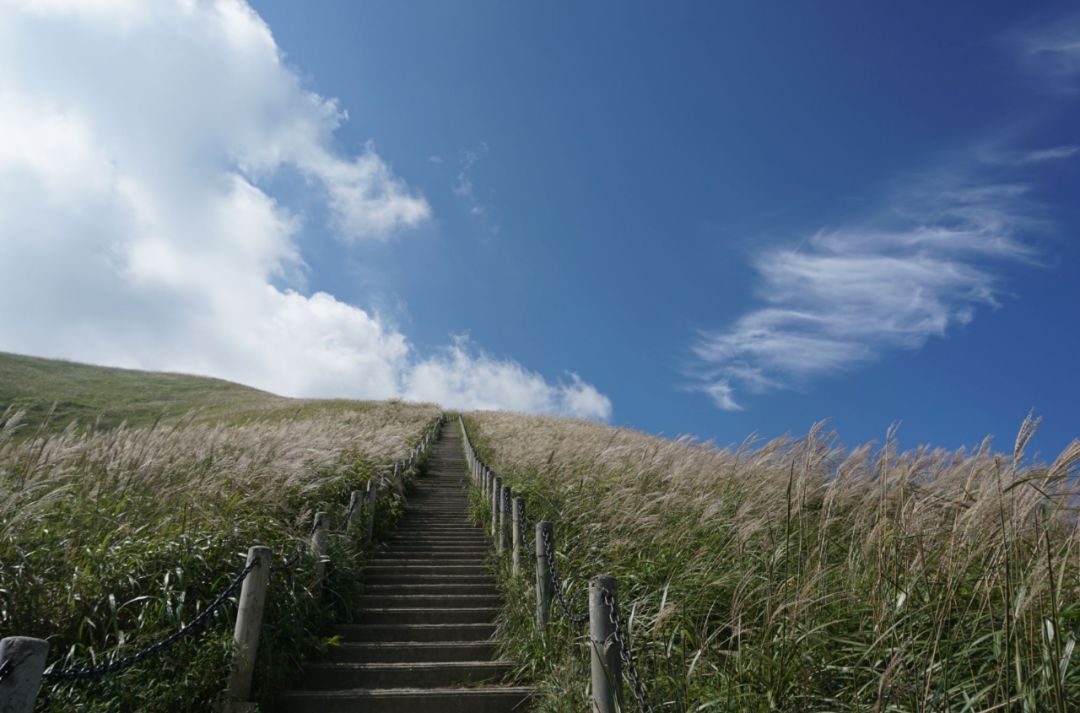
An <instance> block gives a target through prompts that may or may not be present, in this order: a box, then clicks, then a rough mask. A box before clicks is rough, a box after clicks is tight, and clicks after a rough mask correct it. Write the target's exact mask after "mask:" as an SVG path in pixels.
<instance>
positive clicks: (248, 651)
mask: <svg viewBox="0 0 1080 713" xmlns="http://www.w3.org/2000/svg"><path fill="white" fill-rule="evenodd" d="M270 557H271V555H270V548H269V547H264V546H262V545H255V546H254V547H252V548H250V549H249V550H248V556H247V564H251V563H252V562H255V561H258V563H259V564H258V565H256V567H255V569H253V570H251V572H249V573H248V576H247V577H246V578H245V579H244V583H243V584H242V585H241V586H240V599H239V600H238V602H237V609H236V627H235V628H234V629H233V640H234V641H235V642H236V654H235V655H234V657H233V666H232V672H231V674H230V675H229V687H228V689H227V693H226V695H227V696H228V705H227V709H228V710H240V709H242V708H243V706H237V705H236V704H243V703H245V702H247V700H248V699H249V698H251V676H252V674H253V673H254V672H255V655H256V654H257V653H258V651H259V630H260V629H261V628H262V619H263V609H264V608H265V606H266V583H267V582H268V581H269V580H270ZM245 566H246V565H245Z"/></svg>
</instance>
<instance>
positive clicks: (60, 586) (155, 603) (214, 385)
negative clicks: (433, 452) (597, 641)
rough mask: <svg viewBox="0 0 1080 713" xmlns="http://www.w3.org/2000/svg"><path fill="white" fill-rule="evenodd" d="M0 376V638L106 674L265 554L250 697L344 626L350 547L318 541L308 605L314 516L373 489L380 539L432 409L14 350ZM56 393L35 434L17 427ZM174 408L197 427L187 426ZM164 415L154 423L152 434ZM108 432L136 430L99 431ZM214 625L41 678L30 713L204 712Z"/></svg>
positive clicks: (218, 658)
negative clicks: (324, 559) (134, 662)
mask: <svg viewBox="0 0 1080 713" xmlns="http://www.w3.org/2000/svg"><path fill="white" fill-rule="evenodd" d="M0 369H2V370H3V378H2V379H0V383H2V389H3V396H2V398H0V413H2V414H3V416H2V417H0V631H2V632H3V633H4V634H5V635H8V634H22V635H29V636H38V637H42V638H47V639H49V640H50V642H51V644H52V651H51V654H50V660H52V661H58V662H59V663H60V665H61V666H63V667H71V666H83V665H87V664H90V663H91V662H96V663H102V662H106V661H112V660H115V659H117V658H120V657H123V656H124V655H127V654H130V653H132V652H133V651H135V650H137V649H139V648H140V647H142V646H144V645H146V644H147V643H151V642H154V641H157V640H159V639H160V638H162V637H163V636H165V635H167V634H168V633H171V632H172V631H175V630H176V629H177V628H179V627H180V626H181V625H182V624H183V623H184V622H188V621H190V620H191V619H192V618H193V617H194V616H195V615H196V614H197V613H198V612H199V611H200V610H202V608H204V607H205V606H206V605H207V604H208V603H209V602H210V601H211V600H212V599H213V598H214V596H215V595H216V594H217V593H218V592H220V591H221V590H222V589H223V588H224V586H225V585H226V584H227V583H228V581H229V579H230V578H231V577H232V576H234V575H235V574H236V573H237V572H238V571H239V569H240V568H241V567H242V565H243V557H244V554H245V553H246V551H247V548H248V547H249V546H250V545H252V544H256V543H261V544H266V545H268V546H270V547H271V548H272V550H273V552H274V557H275V561H276V563H277V564H276V565H275V568H274V569H273V570H272V574H271V580H270V581H271V585H270V586H271V591H270V594H269V600H268V601H269V602H270V603H269V611H268V613H267V617H268V623H267V627H266V629H265V632H264V637H265V638H264V641H263V643H262V644H261V646H260V655H259V659H258V666H259V671H258V673H257V676H256V681H257V682H258V685H259V686H260V691H259V695H260V696H261V697H262V698H263V699H266V698H267V697H269V696H272V694H273V689H274V688H275V687H281V686H283V685H286V684H287V683H288V679H289V676H290V675H292V674H293V672H295V671H296V669H297V665H298V662H299V661H300V660H301V659H302V658H303V657H304V656H306V655H310V654H311V653H313V652H315V651H318V650H319V649H320V648H322V647H324V646H325V645H326V642H324V641H322V640H321V639H320V638H319V636H318V633H317V632H319V631H323V630H325V629H324V627H325V626H326V625H328V624H329V623H331V622H333V621H336V620H341V619H343V618H348V617H349V616H350V614H351V609H352V607H350V606H349V604H348V602H349V600H350V598H351V597H352V596H353V595H354V594H355V588H356V586H357V582H358V577H357V572H358V568H359V567H360V566H361V564H362V559H363V556H364V554H363V552H364V550H363V547H362V545H363V543H362V542H360V541H359V540H358V539H357V537H356V536H355V535H349V536H346V535H339V536H335V537H333V538H331V543H332V544H331V547H332V552H331V557H332V559H333V562H334V564H333V567H332V568H331V569H330V575H329V577H330V578H329V580H328V582H327V586H326V588H325V590H324V593H323V594H322V595H321V596H319V597H316V596H314V595H313V593H312V591H311V588H310V585H311V582H312V579H311V577H312V572H313V565H314V563H313V561H312V558H311V557H310V555H309V554H307V545H306V542H307V536H308V533H309V531H310V527H311V518H312V514H313V513H314V512H315V511H318V510H323V511H326V512H328V513H330V514H331V516H332V519H333V520H334V523H335V524H334V526H335V527H337V526H339V525H340V521H341V518H342V516H343V511H344V505H345V503H346V502H347V498H348V493H349V491H351V490H353V489H363V488H364V486H365V485H366V483H367V482H368V481H369V480H372V479H376V480H378V481H380V483H381V484H382V485H383V486H384V487H383V488H382V490H383V492H384V493H388V494H392V496H391V497H387V498H384V499H383V500H381V501H380V506H379V509H378V512H377V513H376V519H377V523H378V526H379V527H380V528H382V527H385V526H386V525H387V524H388V523H389V522H390V521H392V520H393V519H394V518H395V517H396V515H397V513H398V512H399V510H400V498H399V496H400V493H396V492H395V491H394V490H393V489H392V488H391V487H390V485H391V484H390V482H389V481H388V479H387V477H388V475H389V471H390V468H391V467H392V464H393V463H394V462H395V461H398V460H401V459H402V458H404V457H405V456H406V455H407V454H408V452H409V451H410V449H411V448H412V447H413V446H415V444H416V443H417V442H418V441H419V439H420V438H421V436H422V433H423V431H424V429H425V428H426V427H428V426H429V425H430V424H431V423H432V421H433V419H435V418H436V417H437V416H438V414H439V412H438V409H437V408H436V407H434V406H430V405H423V404H402V403H395V402H384V403H376V402H347V401H335V402H324V401H294V400H291V399H284V398H280V397H276V396H272V395H269V394H264V393H261V392H258V391H255V390H252V389H247V388H245V387H241V386H238V385H235V384H229V383H227V382H220V381H215V380H210V379H199V378H193V377H185V376H178V375H168V374H147V373H141V372H129V371H120V370H114V369H100V368H96V367H86V366H81V365H76V364H68V363H63V362H50V361H47V360H40V359H29V358H25V357H11V356H4V357H3V358H2V359H0ZM57 400H59V401H61V402H62V403H63V404H64V407H63V409H62V410H61V409H58V411H57V414H54V417H53V422H52V427H51V428H49V429H38V428H36V427H31V428H21V425H22V424H23V423H25V422H24V421H23V419H25V418H27V416H28V415H29V417H30V418H31V419H33V418H34V417H36V418H38V419H40V418H41V416H42V414H44V413H47V412H48V409H49V404H51V403H52V402H53V401H57ZM190 409H197V413H198V416H197V417H185V416H184V413H185V411H187V410H190ZM162 411H166V412H167V413H168V414H171V416H170V417H169V418H167V419H166V420H163V421H160V422H158V421H157V416H158V415H159V414H160V413H162ZM58 414H59V415H58ZM99 414H106V416H105V418H103V419H101V421H100V422H99V423H98V425H97V426H96V427H93V426H92V424H94V422H95V421H97V420H98V416H99ZM73 416H77V417H78V424H75V423H73V422H72V417H73ZM285 416H287V417H285ZM120 420H126V421H128V422H129V423H130V424H134V425H129V426H124V427H114V428H104V427H103V426H104V425H106V424H108V423H111V424H116V423H118V422H119V421H120ZM294 553H300V559H299V560H298V561H297V562H296V564H295V565H294V566H293V567H291V568H288V569H285V568H283V567H282V566H281V563H282V561H283V560H285V559H286V558H288V557H289V556H291V555H293V554H294ZM231 616H232V614H231V611H230V610H228V609H226V611H225V613H223V614H221V615H219V616H218V617H217V619H216V621H214V622H213V623H212V624H211V625H210V626H209V628H208V630H207V632H206V633H205V635H203V636H202V637H197V638H189V639H185V640H182V641H181V642H179V643H178V644H176V645H175V646H174V647H173V648H171V649H169V651H168V652H167V653H166V654H164V655H161V656H158V657H156V658H155V659H154V660H153V661H152V662H146V663H144V664H140V665H138V666H135V667H133V668H130V669H128V670H126V671H124V672H122V673H117V674H112V675H109V676H107V677H105V678H103V679H101V680H99V681H77V682H74V683H55V684H52V683H50V684H49V685H47V686H46V688H45V690H44V691H43V695H42V696H41V697H40V698H39V710H42V711H68V710H79V711H133V710H138V711H162V712H165V711H179V710H196V709H198V710H210V706H211V704H212V702H213V701H214V699H215V698H216V697H217V696H218V694H219V692H220V691H221V690H222V686H223V682H224V680H225V676H226V673H227V670H228V661H229V656H230V648H231V622H230V621H229V618H230V617H231Z"/></svg>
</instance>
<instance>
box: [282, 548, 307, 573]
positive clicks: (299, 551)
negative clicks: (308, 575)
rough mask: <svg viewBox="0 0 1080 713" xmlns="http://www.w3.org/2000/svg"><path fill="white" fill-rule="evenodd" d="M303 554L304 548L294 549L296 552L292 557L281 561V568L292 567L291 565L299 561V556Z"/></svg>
mask: <svg viewBox="0 0 1080 713" xmlns="http://www.w3.org/2000/svg"><path fill="white" fill-rule="evenodd" d="M303 554H304V548H303V547H300V548H299V549H297V550H296V553H295V554H293V556H292V557H290V558H289V559H287V560H285V561H284V562H282V563H281V568H282V569H292V566H293V565H294V564H296V563H297V562H299V561H300V557H302V556H303Z"/></svg>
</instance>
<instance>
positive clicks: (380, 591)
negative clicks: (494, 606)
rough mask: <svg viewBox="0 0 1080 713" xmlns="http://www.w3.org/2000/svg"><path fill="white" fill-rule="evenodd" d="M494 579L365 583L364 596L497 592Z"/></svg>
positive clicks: (492, 593)
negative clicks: (470, 581)
mask: <svg viewBox="0 0 1080 713" xmlns="http://www.w3.org/2000/svg"><path fill="white" fill-rule="evenodd" d="M498 591H499V590H498V589H497V588H496V587H495V584H494V580H492V583H491V584H484V583H478V584H448V583H443V584H367V585H366V586H365V587H364V593H365V596H367V595H370V596H387V595H388V596H408V595H412V594H444V595H453V594H484V595H486V594H490V595H493V596H494V595H496V594H498Z"/></svg>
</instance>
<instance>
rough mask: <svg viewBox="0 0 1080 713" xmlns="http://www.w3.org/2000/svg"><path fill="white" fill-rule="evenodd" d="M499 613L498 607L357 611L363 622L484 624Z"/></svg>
mask: <svg viewBox="0 0 1080 713" xmlns="http://www.w3.org/2000/svg"><path fill="white" fill-rule="evenodd" d="M498 615H499V610H498V608H497V607H455V608H453V609H438V608H432V607H365V608H363V609H361V610H360V611H359V612H358V613H357V617H358V621H359V622H360V623H362V624H376V623H377V624H483V623H487V622H492V621H495V617H496V616H498Z"/></svg>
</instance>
